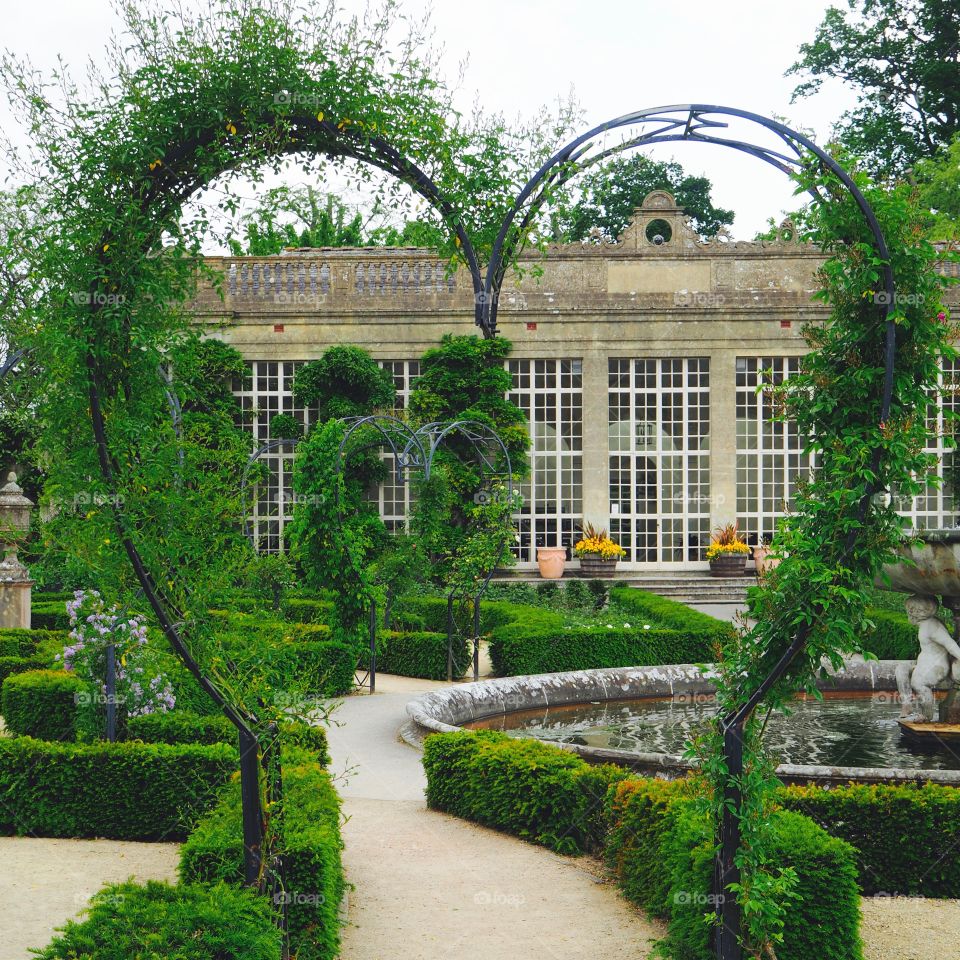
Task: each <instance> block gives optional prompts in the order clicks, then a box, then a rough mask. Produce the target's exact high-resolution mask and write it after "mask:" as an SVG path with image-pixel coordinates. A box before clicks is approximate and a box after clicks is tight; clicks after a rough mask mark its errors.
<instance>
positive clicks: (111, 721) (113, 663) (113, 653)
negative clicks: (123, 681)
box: [106, 643, 117, 743]
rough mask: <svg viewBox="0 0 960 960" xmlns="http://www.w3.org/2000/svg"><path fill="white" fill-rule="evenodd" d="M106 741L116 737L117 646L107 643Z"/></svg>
mask: <svg viewBox="0 0 960 960" xmlns="http://www.w3.org/2000/svg"><path fill="white" fill-rule="evenodd" d="M106 688H107V741H108V742H109V743H115V742H116V739H117V648H116V647H115V646H114V645H113V644H112V643H108V644H107V676H106Z"/></svg>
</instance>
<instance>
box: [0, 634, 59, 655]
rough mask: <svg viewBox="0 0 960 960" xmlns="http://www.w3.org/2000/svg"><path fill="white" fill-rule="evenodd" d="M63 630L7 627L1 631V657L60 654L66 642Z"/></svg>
mask: <svg viewBox="0 0 960 960" xmlns="http://www.w3.org/2000/svg"><path fill="white" fill-rule="evenodd" d="M66 636H67V634H66V632H65V631H63V630H24V629H21V628H19V627H7V628H5V629H3V630H0V657H30V656H33V655H34V654H36V653H38V652H42V653H43V654H44V655H46V653H47V651H49V652H50V653H51V654H53V653H59V652H60V649H61V647H62V646H63V644H64V642H65V641H66Z"/></svg>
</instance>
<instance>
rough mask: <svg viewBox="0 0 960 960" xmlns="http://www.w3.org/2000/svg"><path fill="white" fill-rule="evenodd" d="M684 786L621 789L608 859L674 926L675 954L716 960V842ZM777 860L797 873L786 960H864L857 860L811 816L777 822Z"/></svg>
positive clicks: (641, 783) (612, 809) (611, 814)
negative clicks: (708, 919)
mask: <svg viewBox="0 0 960 960" xmlns="http://www.w3.org/2000/svg"><path fill="white" fill-rule="evenodd" d="M688 792H689V786H688V784H687V783H685V782H683V781H675V782H672V783H665V782H663V781H657V780H635V779H630V780H626V781H624V782H622V783H620V784H617V786H616V787H615V788H614V790H612V791H611V793H610V795H609V797H608V802H607V807H606V815H607V819H608V822H609V823H610V834H609V837H608V843H607V849H606V855H607V862H608V864H609V865H610V867H611V868H612V869H613V871H614V873H615V874H616V876H617V878H618V881H619V883H620V886H621V888H622V889H623V892H624V895H625V896H626V897H627V899H629V900H631V901H632V902H633V903H636V904H638V905H640V906H642V907H643V908H644V909H645V910H647V911H649V912H650V913H652V914H654V915H656V916H658V917H661V918H662V919H664V920H666V921H667V922H668V924H669V931H670V933H669V937H668V940H667V945H668V950H669V951H670V952H669V955H670V956H674V957H683V958H689V960H712V957H713V954H712V953H711V951H710V928H709V927H708V926H707V925H706V924H704V922H703V919H702V918H703V915H704V914H705V913H708V912H710V910H711V903H710V899H709V894H710V883H711V878H712V871H713V856H712V849H713V843H712V836H711V831H710V826H709V822H708V821H707V819H706V817H705V816H704V815H702V814H701V813H699V812H697V811H696V810H695V808H694V807H693V806H692V805H691V804H690V802H689V799H688ZM772 824H773V834H772V847H771V853H772V859H773V862H774V863H777V864H781V865H783V866H787V867H792V868H793V869H794V870H796V873H797V878H798V884H797V888H796V892H797V894H798V895H799V898H800V899H799V900H797V901H795V902H794V903H793V904H791V906H790V908H789V910H788V912H787V914H786V917H785V925H784V930H783V944H782V945H778V946H777V956H778V957H779V958H780V960H809V958H810V957H817V958H818V960H821V958H822V960H860V958H861V957H862V953H861V947H860V940H859V934H858V927H859V917H860V904H859V896H860V894H859V887H858V885H857V868H856V862H855V857H856V852H855V851H854V849H853V848H852V847H851V846H850V845H849V844H847V843H845V842H844V841H842V840H838V839H836V838H834V837H831V836H829V835H828V834H827V832H826V831H825V830H823V829H821V828H820V827H819V826H818V825H817V824H815V823H813V822H812V821H811V820H809V819H807V818H806V817H802V816H800V815H799V814H796V813H792V812H789V811H780V812H778V813H776V814H774V819H773V821H772Z"/></svg>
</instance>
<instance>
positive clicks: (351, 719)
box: [328, 675, 663, 960]
mask: <svg viewBox="0 0 960 960" xmlns="http://www.w3.org/2000/svg"><path fill="white" fill-rule="evenodd" d="M441 686H445V684H440V683H431V682H430V681H423V680H410V679H406V678H402V677H390V676H383V675H379V676H378V677H377V690H378V692H377V694H376V695H375V696H372V697H371V696H369V695H367V694H357V695H354V696H352V697H348V698H347V699H346V700H345V701H344V702H343V704H342V706H341V707H340V708H339V709H338V710H337V712H336V714H335V717H336V719H337V720H338V721H339V723H340V726H335V727H332V728H331V729H330V730H329V731H328V733H329V736H330V751H331V754H332V756H333V764H332V769H333V771H334V773H335V774H336V775H337V777H338V779H337V789H338V790H339V791H340V794H341V796H342V797H343V809H344V813H345V814H346V816H347V817H348V818H349V819H348V820H347V822H346V824H345V826H344V839H345V841H346V850H345V851H344V859H345V864H346V871H347V879H348V881H349V882H350V883H352V884H353V885H354V889H353V890H352V891H351V892H350V894H349V897H348V909H347V925H346V926H345V927H344V929H343V947H342V953H341V957H342V960H388V958H389V960H503V958H504V957H530V958H543V960H580V958H584V960H586V958H591V960H593V958H595V957H604V958H605V960H621V958H622V960H627V958H630V960H638V958H642V957H646V956H647V954H648V952H649V947H650V946H651V945H652V943H653V941H654V940H655V939H657V938H659V937H661V936H662V935H663V931H662V930H661V929H660V928H658V927H657V926H655V925H654V924H652V923H651V922H650V921H648V920H647V919H646V918H645V917H643V916H642V915H641V914H640V913H639V912H638V911H636V910H635V909H634V908H633V907H631V906H630V904H629V903H627V901H626V900H624V899H623V897H621V896H620V894H619V893H618V892H617V890H616V887H614V886H613V885H612V884H610V883H607V882H605V881H604V880H603V878H602V877H601V876H600V874H599V870H598V868H597V866H596V865H595V864H593V863H592V862H591V861H590V860H589V859H588V858H578V859H571V858H567V857H560V856H557V855H556V854H553V853H551V852H550V851H548V850H546V849H545V848H543V847H536V846H533V845H532V844H527V843H523V842H521V841H520V840H516V839H514V838H513V837H509V836H506V835H505V834H501V833H496V832H494V831H492V830H486V829H484V828H482V827H478V826H475V825H474V824H471V823H467V822H465V821H463V820H458V819H456V818H454V817H450V816H447V815H445V814H441V813H435V812H433V811H430V810H427V808H426V806H425V803H424V799H423V791H424V788H425V786H426V780H425V778H424V775H423V768H422V766H421V764H420V754H419V753H418V752H417V751H416V750H414V749H413V748H412V747H410V746H408V745H407V744H406V743H403V742H402V741H401V740H400V739H399V737H398V734H397V731H398V729H399V727H400V725H401V724H402V723H403V721H404V720H405V719H406V716H405V714H404V706H405V704H406V703H407V701H408V700H410V699H412V698H413V697H414V696H415V695H416V694H417V693H421V692H424V691H426V690H430V689H435V688H438V687H441Z"/></svg>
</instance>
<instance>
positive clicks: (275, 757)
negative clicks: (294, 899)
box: [261, 723, 290, 960]
mask: <svg viewBox="0 0 960 960" xmlns="http://www.w3.org/2000/svg"><path fill="white" fill-rule="evenodd" d="M268 737H269V740H268V745H267V746H266V747H265V748H264V750H263V754H262V757H261V763H262V766H263V774H264V782H265V785H266V790H267V795H268V796H267V799H268V801H269V808H270V810H272V811H273V813H272V814H271V820H270V831H271V840H272V842H271V843H270V847H269V849H270V852H271V855H270V860H269V864H268V866H269V869H268V871H266V875H265V877H264V880H265V885H266V887H267V889H268V892H269V893H270V898H271V900H272V901H273V904H274V906H279V907H280V911H279V923H278V926H279V928H280V935H281V937H282V943H281V957H282V960H290V897H289V895H288V894H287V889H286V861H285V859H284V855H283V831H284V823H283V821H284V809H283V754H282V745H281V742H280V729H279V727H278V726H277V724H276V723H271V724H270V726H269V727H268ZM273 851H279V852H273Z"/></svg>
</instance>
